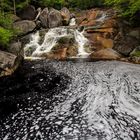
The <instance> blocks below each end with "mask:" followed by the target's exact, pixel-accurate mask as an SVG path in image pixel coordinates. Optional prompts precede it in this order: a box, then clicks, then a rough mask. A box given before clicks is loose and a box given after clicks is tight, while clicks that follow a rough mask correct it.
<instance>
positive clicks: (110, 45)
mask: <svg viewBox="0 0 140 140" xmlns="http://www.w3.org/2000/svg"><path fill="white" fill-rule="evenodd" d="M97 41H99V42H100V43H101V45H102V46H104V48H113V40H112V39H106V38H103V37H101V36H97Z"/></svg>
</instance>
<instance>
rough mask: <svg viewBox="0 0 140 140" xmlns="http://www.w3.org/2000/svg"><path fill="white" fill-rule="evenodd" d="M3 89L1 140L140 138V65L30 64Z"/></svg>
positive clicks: (49, 62) (102, 63)
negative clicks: (6, 111)
mask: <svg viewBox="0 0 140 140" xmlns="http://www.w3.org/2000/svg"><path fill="white" fill-rule="evenodd" d="M8 81H9V82H8ZM0 90H1V91H2V92H1V96H2V95H3V96H2V97H1V100H2V101H3V100H5V104H4V103H3V104H4V105H3V107H6V106H7V107H6V108H4V109H3V110H4V111H2V106H1V108H0V111H1V116H2V114H3V115H4V114H5V115H4V117H3V118H2V119H1V121H0V122H1V123H0V139H4V140H15V139H16V140H32V139H34V140H38V139H41V140H139V139H140V66H139V65H135V64H129V63H123V62H117V61H112V62H111V61H110V62H109V61H106V62H102V61H100V62H94V63H93V62H84V63H81V62H70V61H64V62H60V61H48V60H44V61H43V60H40V61H35V62H25V64H24V65H23V67H22V68H21V70H20V72H19V73H17V75H15V76H13V77H11V78H9V79H4V80H3V81H2V83H0ZM11 94H12V95H11ZM5 97H7V98H5ZM8 105H9V106H8ZM13 108H14V110H13V111H12V109H13ZM5 110H8V112H11V113H10V114H7V113H5Z"/></svg>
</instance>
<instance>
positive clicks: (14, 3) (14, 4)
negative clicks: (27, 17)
mask: <svg viewBox="0 0 140 140" xmlns="http://www.w3.org/2000/svg"><path fill="white" fill-rule="evenodd" d="M13 6H14V14H15V15H16V2H15V0H13Z"/></svg>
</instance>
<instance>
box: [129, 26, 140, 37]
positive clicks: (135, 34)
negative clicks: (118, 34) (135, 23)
mask: <svg viewBox="0 0 140 140" xmlns="http://www.w3.org/2000/svg"><path fill="white" fill-rule="evenodd" d="M128 35H129V36H132V37H135V38H137V39H140V28H137V29H133V30H131V31H129V32H128Z"/></svg>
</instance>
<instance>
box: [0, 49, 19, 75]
mask: <svg viewBox="0 0 140 140" xmlns="http://www.w3.org/2000/svg"><path fill="white" fill-rule="evenodd" d="M16 61H17V56H16V55H14V54H12V53H8V52H4V51H0V71H1V72H0V77H1V76H4V75H10V74H11V73H12V72H13V71H14V70H13V69H14V67H15V65H16Z"/></svg>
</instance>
